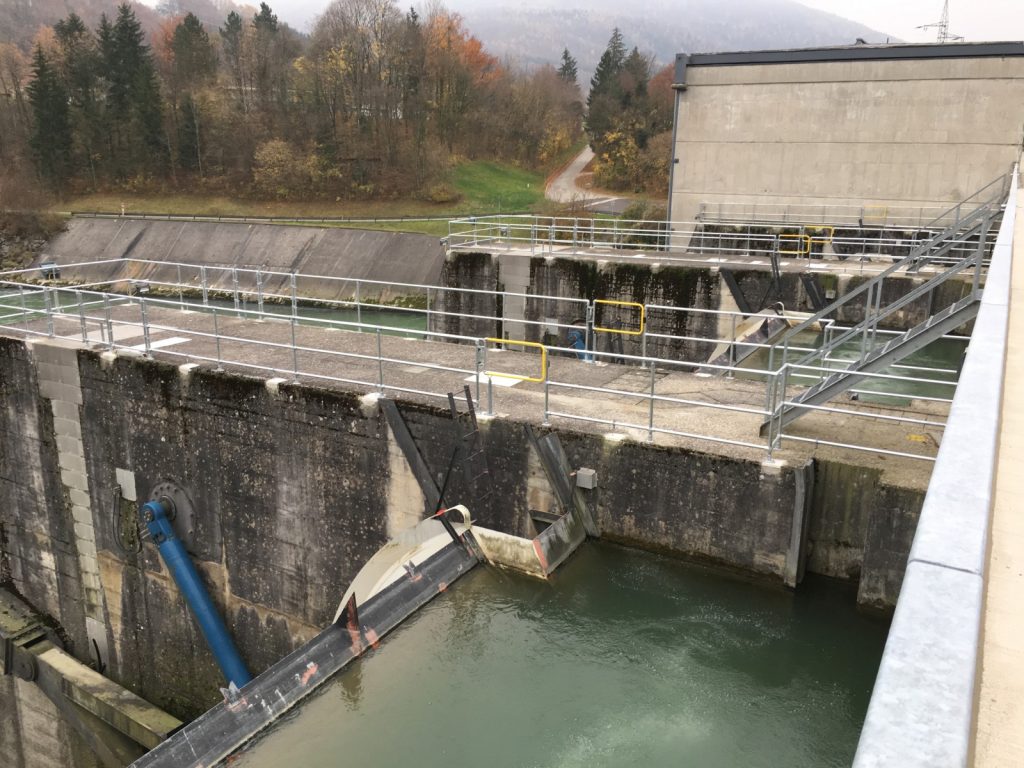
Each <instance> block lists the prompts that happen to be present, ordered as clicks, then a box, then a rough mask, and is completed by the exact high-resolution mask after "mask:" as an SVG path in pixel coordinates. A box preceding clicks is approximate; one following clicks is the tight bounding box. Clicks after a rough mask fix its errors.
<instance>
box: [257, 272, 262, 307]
mask: <svg viewBox="0 0 1024 768" xmlns="http://www.w3.org/2000/svg"><path fill="white" fill-rule="evenodd" d="M256 306H257V307H258V308H259V311H260V318H261V319H262V317H263V272H262V271H261V270H259V269H257V270H256Z"/></svg>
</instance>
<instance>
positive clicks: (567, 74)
mask: <svg viewBox="0 0 1024 768" xmlns="http://www.w3.org/2000/svg"><path fill="white" fill-rule="evenodd" d="M577 74H578V72H577V69H576V59H574V58H573V57H572V56H571V55H570V54H569V49H568V48H563V49H562V66H560V67H559V68H558V76H559V77H560V78H562V79H563V80H565V82H567V83H572V84H573V85H575V84H576V76H577Z"/></svg>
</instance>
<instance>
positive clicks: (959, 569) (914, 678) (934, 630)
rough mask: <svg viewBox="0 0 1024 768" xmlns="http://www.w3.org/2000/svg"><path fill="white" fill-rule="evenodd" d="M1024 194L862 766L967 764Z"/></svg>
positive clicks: (891, 640)
mask: <svg viewBox="0 0 1024 768" xmlns="http://www.w3.org/2000/svg"><path fill="white" fill-rule="evenodd" d="M1017 190H1018V177H1017V171H1016V169H1015V170H1014V175H1013V183H1012V185H1011V188H1010V195H1009V198H1008V200H1007V205H1006V211H1005V213H1004V214H1003V221H1002V225H1001V227H1000V229H999V236H998V239H997V243H996V247H995V249H994V250H993V255H992V266H991V268H990V271H989V275H990V279H989V280H987V281H986V282H987V287H986V289H985V293H984V295H983V299H982V307H981V311H980V312H979V313H978V317H977V320H976V321H975V326H974V333H973V335H972V337H971V342H970V344H969V345H968V348H967V358H966V360H965V361H964V368H963V372H962V373H961V377H960V383H959V385H958V386H957V389H956V394H955V395H954V398H953V405H952V406H951V408H950V414H949V420H948V422H947V426H946V430H945V435H944V437H943V440H942V446H941V447H940V449H939V455H938V458H937V460H936V463H935V469H934V472H933V474H932V479H931V482H930V484H929V487H928V494H927V496H926V497H925V503H924V507H923V508H922V510H921V518H920V521H919V523H918V528H917V532H916V534H915V536H914V544H913V547H912V548H911V552H910V558H909V562H908V564H907V571H906V576H905V578H904V580H903V588H902V591H901V593H900V597H899V601H898V602H897V604H896V613H895V615H894V617H893V623H892V628H891V629H890V631H889V637H888V640H887V641H886V644H885V651H884V653H883V655H882V662H881V665H880V666H879V670H878V677H877V678H876V680H875V687H874V690H873V691H872V694H871V703H870V704H869V706H868V712H867V716H866V717H865V719H864V727H863V729H862V730H861V735H860V741H859V743H858V745H857V753H856V756H855V758H854V762H853V765H854V768H874V767H875V766H900V768H917V767H920V768H931V767H932V766H937V765H941V766H950V767H951V766H967V765H968V763H969V760H970V755H971V749H972V743H973V738H974V722H975V718H976V705H975V700H974V699H975V685H976V678H977V670H978V665H979V662H980V653H981V630H982V622H983V618H984V616H983V611H984V579H985V567H986V561H985V553H986V552H987V550H988V538H989V528H990V525H991V509H992V496H993V492H994V490H993V482H994V478H995V462H996V458H997V450H996V448H997V445H996V443H997V440H998V435H999V424H1000V414H1001V410H1002V398H1003V372H1004V369H1005V365H1006V344H1007V332H1008V328H1007V321H1008V307H1009V297H1010V281H1009V274H1010V261H1011V254H1012V247H1013V232H1014V219H1015V215H1016V210H1017V200H1016V198H1017ZM993 278H994V279H993ZM954 488H959V489H961V492H960V493H952V492H951V490H952V489H954Z"/></svg>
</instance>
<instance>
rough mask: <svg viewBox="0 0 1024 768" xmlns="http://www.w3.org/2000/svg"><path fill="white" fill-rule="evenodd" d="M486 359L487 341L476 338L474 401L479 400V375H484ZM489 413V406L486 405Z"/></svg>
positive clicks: (489, 382) (488, 378) (488, 384)
mask: <svg viewBox="0 0 1024 768" xmlns="http://www.w3.org/2000/svg"><path fill="white" fill-rule="evenodd" d="M486 359H487V342H485V341H484V340H483V339H477V340H476V401H477V402H478V403H479V402H480V377H481V376H483V375H484V364H485V361H486ZM490 384H491V377H490V376H488V377H487V386H488V400H490ZM487 412H488V413H490V412H491V411H490V407H488V411H487Z"/></svg>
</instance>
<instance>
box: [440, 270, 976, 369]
mask: <svg viewBox="0 0 1024 768" xmlns="http://www.w3.org/2000/svg"><path fill="white" fill-rule="evenodd" d="M733 275H734V276H735V278H736V282H737V284H738V286H739V289H740V291H741V293H742V297H743V298H744V300H745V301H746V302H747V303H748V304H750V305H751V307H752V308H755V309H756V308H758V307H760V306H761V304H762V302H764V301H765V299H767V300H768V303H774V302H782V304H783V305H784V306H785V308H786V309H787V310H790V311H797V312H813V311H814V306H813V305H812V303H811V299H810V297H809V296H808V293H807V289H806V286H805V285H804V283H803V281H802V279H801V273H800V272H793V271H788V272H783V273H782V274H781V275H780V279H779V283H778V286H777V289H776V287H775V286H773V285H772V279H771V274H770V272H768V271H765V270H762V269H756V268H747V269H737V270H734V271H733ZM814 277H815V279H816V280H817V281H818V282H819V285H820V287H821V289H822V291H823V292H824V293H825V294H826V295H832V296H842V295H844V294H845V293H848V292H850V291H853V290H855V289H856V288H858V287H859V286H860V285H862V284H863V283H865V282H866V281H867V280H869V279H870V278H869V276H867V275H860V274H834V273H820V272H819V273H818V274H815V275H814ZM924 279H926V278H909V277H890V278H888V279H887V280H886V281H885V284H884V286H883V289H882V290H883V299H882V300H883V304H884V303H888V302H891V301H894V300H896V299H898V298H900V297H902V296H903V295H905V294H907V293H909V292H910V291H912V290H913V289H914V288H915V287H916V286H917V285H919V284H920V283H921V282H922V281H923V280H924ZM442 281H443V283H444V285H446V286H450V287H460V288H476V289H481V290H488V291H509V292H512V293H519V294H529V296H527V297H526V298H519V297H511V298H505V299H504V300H503V301H504V306H501V307H499V306H498V297H495V296H489V295H485V294H458V293H444V294H440V296H439V303H438V304H437V305H436V306H435V309H438V310H443V311H446V312H449V313H462V314H471V315H485V316H489V317H495V318H501V320H498V321H493V320H486V319H472V318H462V317H454V316H452V315H448V316H444V315H440V314H438V315H436V316H434V317H433V318H432V329H433V330H437V331H442V332H445V333H455V334H458V333H462V334H466V335H471V336H496V337H505V338H511V339H525V340H527V341H544V333H545V328H544V325H543V323H544V322H545V321H549V322H552V323H554V322H557V323H562V324H573V323H579V324H582V322H583V317H582V315H581V311H582V310H581V305H580V304H579V303H574V302H572V301H550V300H545V299H539V298H532V297H533V296H557V297H565V298H567V299H570V298H583V299H590V300H592V299H600V300H604V301H613V302H614V301H618V302H634V303H638V304H658V305H663V306H667V307H679V308H694V309H698V310H700V309H707V310H730V311H736V310H737V308H738V307H737V303H736V301H735V299H734V297H733V295H732V294H731V292H730V290H729V288H728V287H727V285H726V283H725V281H724V279H723V278H722V276H721V269H720V268H718V267H694V266H674V265H658V264H630V263H621V262H616V261H614V260H612V259H610V258H609V259H608V260H597V259H594V258H567V257H559V258H552V257H544V256H535V257H525V256H519V255H503V254H497V253H494V254H492V253H461V252H460V253H453V254H451V255H450V256H449V257H448V259H447V260H446V262H445V264H444V272H443V276H442ZM969 291H970V284H969V283H967V282H964V281H960V280H950V281H949V282H947V283H945V284H943V285H941V286H939V287H938V288H937V289H936V290H935V291H933V292H932V293H930V294H926V295H925V296H923V297H921V298H919V299H917V300H915V301H912V302H910V303H909V304H907V306H906V307H904V308H902V309H901V310H899V311H898V312H894V313H893V314H892V316H890V317H888V318H885V320H884V321H883V322H882V323H881V324H880V327H881V328H884V329H886V330H899V331H904V330H906V329H907V328H910V327H913V326H914V325H917V324H918V323H921V322H923V321H924V320H926V319H927V318H928V317H929V315H931V314H932V313H933V312H935V311H936V309H940V308H943V307H946V306H948V305H949V304H951V303H952V302H953V301H956V300H958V299H960V298H962V297H963V296H964V295H966V294H967V293H968V292H969ZM595 310H596V317H595V323H596V325H598V326H602V327H622V328H630V327H636V323H637V313H636V310H635V309H633V308H630V307H622V306H613V305H610V304H598V305H596V307H595ZM864 313H865V306H864V299H863V298H861V299H857V300H854V301H851V302H850V303H849V304H847V305H845V306H843V307H842V308H841V309H840V311H839V312H838V313H837V315H836V317H835V320H836V322H838V323H839V324H842V325H850V324H855V323H858V322H860V321H861V320H863V318H864ZM521 319H526V320H528V321H532V322H531V323H522V322H518V321H519V320H521ZM731 321H732V319H731V318H730V317H728V316H719V315H715V314H713V313H706V314H701V313H693V312H677V311H673V310H668V309H665V310H660V309H652V310H650V312H649V313H648V314H647V317H646V323H647V327H648V329H649V333H650V334H664V335H671V336H689V337H696V338H693V339H691V340H688V341H680V340H667V339H659V338H657V337H656V336H654V337H649V338H648V339H647V340H646V345H647V346H646V349H647V352H648V354H651V355H655V356H659V357H666V358H676V359H682V360H688V361H694V362H703V361H706V360H707V359H708V356H709V354H710V353H711V351H712V350H713V349H714V347H715V343H716V342H712V341H708V342H705V341H700V340H699V339H700V338H708V339H721V338H728V337H729V336H730V335H731V333H732V332H733V331H734V330H735V329H734V328H732V327H731V325H730V324H731ZM961 330H962V331H964V332H967V331H968V330H969V326H968V327H967V328H964V329H961ZM608 339H609V336H607V335H606V336H604V337H600V336H599V339H598V343H599V349H601V350H602V351H607V344H608ZM616 340H617V341H621V342H622V349H621V350H618V351H621V352H624V353H626V354H633V355H639V354H641V349H642V348H641V341H640V339H639V338H638V337H636V336H626V337H623V336H621V335H618V336H616ZM563 342H564V340H563Z"/></svg>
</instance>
